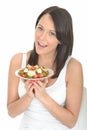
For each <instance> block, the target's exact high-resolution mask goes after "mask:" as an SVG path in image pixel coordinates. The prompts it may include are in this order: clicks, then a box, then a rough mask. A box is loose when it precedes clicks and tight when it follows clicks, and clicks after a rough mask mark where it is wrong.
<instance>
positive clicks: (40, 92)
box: [32, 79, 48, 99]
mask: <svg viewBox="0 0 87 130" xmlns="http://www.w3.org/2000/svg"><path fill="white" fill-rule="evenodd" d="M47 84H48V79H44V80H37V81H35V82H33V86H32V87H33V89H34V94H35V97H36V98H38V99H41V97H43V96H44V95H45V94H46V91H45V88H46V87H47Z"/></svg>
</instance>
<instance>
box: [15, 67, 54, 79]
mask: <svg viewBox="0 0 87 130" xmlns="http://www.w3.org/2000/svg"><path fill="white" fill-rule="evenodd" d="M20 70H22V69H18V70H16V72H15V75H16V76H17V77H19V78H21V79H24V80H42V79H45V78H49V77H51V76H52V75H53V74H54V71H53V70H52V69H49V68H47V70H48V72H49V74H48V75H47V76H46V77H43V78H24V77H22V76H20V75H19V74H18V72H19V71H20Z"/></svg>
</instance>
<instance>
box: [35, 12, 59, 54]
mask: <svg viewBox="0 0 87 130" xmlns="http://www.w3.org/2000/svg"><path fill="white" fill-rule="evenodd" d="M58 44H59V41H58V40H57V38H56V31H55V27H54V23H53V21H52V18H51V16H50V15H49V14H45V15H43V16H42V17H41V19H40V20H39V22H38V24H37V27H36V30H35V48H36V52H37V53H38V54H51V55H52V54H55V52H56V47H57V45H58Z"/></svg>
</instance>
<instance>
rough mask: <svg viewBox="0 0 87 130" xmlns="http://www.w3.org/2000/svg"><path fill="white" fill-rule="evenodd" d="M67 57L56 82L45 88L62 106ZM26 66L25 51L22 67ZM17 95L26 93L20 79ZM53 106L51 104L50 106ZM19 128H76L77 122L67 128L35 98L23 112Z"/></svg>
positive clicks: (64, 129) (42, 129)
mask: <svg viewBox="0 0 87 130" xmlns="http://www.w3.org/2000/svg"><path fill="white" fill-rule="evenodd" d="M70 59H71V57H69V58H68V59H67V61H66V63H65V66H64V67H63V69H62V71H61V72H60V75H59V77H58V78H57V80H56V82H55V83H54V84H53V85H51V86H49V87H47V88H46V92H47V93H48V95H49V96H50V97H51V98H53V99H54V100H55V101H56V102H57V103H58V104H59V105H61V106H64V105H65V101H66V83H65V75H66V69H67V64H68V62H69V60H70ZM25 66H26V53H25V54H23V62H22V68H23V67H25ZM18 92H19V96H20V97H21V96H23V95H24V94H25V93H26V90H25V88H24V84H23V83H22V82H21V81H20V84H19V87H18ZM52 107H53V106H52ZM19 130H78V123H77V124H76V126H75V127H74V128H73V129H69V128H68V127H66V126H65V125H63V124H62V123H61V122H60V121H58V120H57V119H56V118H55V117H53V116H52V115H51V114H50V113H49V112H48V110H47V109H46V108H45V107H44V106H43V104H42V103H41V102H40V101H38V100H37V99H36V98H34V99H33V101H32V102H31V104H30V105H29V107H28V108H27V109H26V111H25V112H24V115H23V118H22V121H21V124H20V128H19Z"/></svg>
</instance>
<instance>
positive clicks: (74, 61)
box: [68, 58, 82, 70]
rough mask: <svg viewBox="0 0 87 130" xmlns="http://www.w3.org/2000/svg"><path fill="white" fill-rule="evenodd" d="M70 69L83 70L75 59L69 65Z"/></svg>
mask: <svg viewBox="0 0 87 130" xmlns="http://www.w3.org/2000/svg"><path fill="white" fill-rule="evenodd" d="M68 69H72V70H82V64H81V62H80V61H78V60H77V59H75V58H71V59H70V61H69V63H68Z"/></svg>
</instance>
